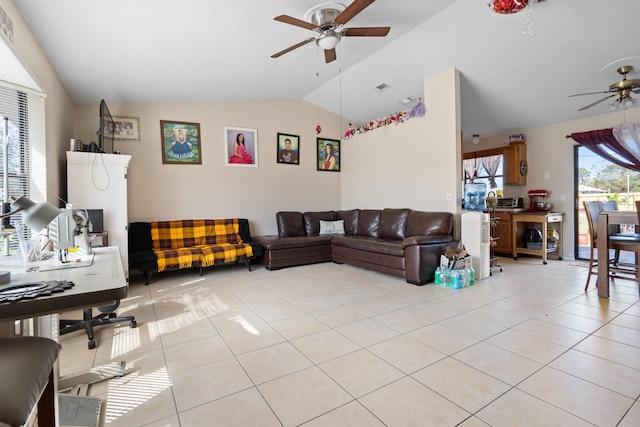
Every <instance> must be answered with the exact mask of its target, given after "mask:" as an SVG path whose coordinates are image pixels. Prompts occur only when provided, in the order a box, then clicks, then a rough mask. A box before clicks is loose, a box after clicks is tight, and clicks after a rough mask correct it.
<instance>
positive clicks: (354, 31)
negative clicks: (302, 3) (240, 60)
mask: <svg viewBox="0 0 640 427" xmlns="http://www.w3.org/2000/svg"><path fill="white" fill-rule="evenodd" d="M374 1H375V0H354V1H353V3H351V4H350V5H349V6H347V8H346V9H344V10H342V11H340V10H339V9H338V8H342V7H341V5H337V4H336V5H332V4H325V5H321V6H318V7H317V8H316V9H315V10H314V9H312V10H311V11H310V12H309V13H308V14H307V15H310V21H311V22H307V21H303V20H301V19H297V18H294V17H292V16H288V15H279V16H276V17H275V18H273V19H274V20H276V21H280V22H284V23H285V24H291V25H295V26H297V27H302V28H306V29H307V30H312V31H315V32H317V33H318V35H317V36H315V37H311V38H308V39H306V40H303V41H301V42H300V43H296V44H294V45H293V46H290V47H288V48H286V49H284V50H281V51H280V52H278V53H275V54H273V55H271V57H272V58H277V57H279V56H282V55H284V54H285V53H288V52H291V51H292V50H294V49H297V48H299V47H301V46H304V45H305V44H307V43H310V42H312V41H314V40H315V42H316V44H317V45H318V46H320V47H321V48H322V49H324V59H325V62H326V63H327V64H328V63H329V62H331V61H335V59H336V49H335V48H336V46H337V45H338V43H339V42H340V39H341V38H342V37H353V36H356V37H384V36H386V35H387V34H388V33H389V30H390V28H389V27H358V28H343V25H344V24H346V23H347V22H349V21H350V20H351V19H352V18H353V17H355V16H356V15H357V14H359V13H360V12H362V11H363V10H364V9H365V8H366V7H368V6H369V5H371V3H373V2H374ZM337 7H338V8H337Z"/></svg>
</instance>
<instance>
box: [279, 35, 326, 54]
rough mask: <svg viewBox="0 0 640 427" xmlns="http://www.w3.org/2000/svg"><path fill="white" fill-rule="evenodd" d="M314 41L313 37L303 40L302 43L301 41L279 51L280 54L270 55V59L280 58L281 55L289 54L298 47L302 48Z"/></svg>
mask: <svg viewBox="0 0 640 427" xmlns="http://www.w3.org/2000/svg"><path fill="white" fill-rule="evenodd" d="M315 39H316V38H315V37H311V38H309V39H306V40H303V41H301V42H300V43H296V44H294V45H293V46H290V47H288V48H286V49H285V50H281V51H280V52H278V53H274V54H273V55H271V57H272V58H277V57H279V56H282V55H284V54H285V53H289V52H291V51H292V50H294V49H297V48H299V47H300V46H304V45H305V44H307V43H309V42H312V41H314V40H315Z"/></svg>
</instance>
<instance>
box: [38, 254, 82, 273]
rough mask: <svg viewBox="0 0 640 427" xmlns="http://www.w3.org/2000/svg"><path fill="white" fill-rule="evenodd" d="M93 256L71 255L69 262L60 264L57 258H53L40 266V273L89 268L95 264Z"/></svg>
mask: <svg viewBox="0 0 640 427" xmlns="http://www.w3.org/2000/svg"><path fill="white" fill-rule="evenodd" d="M93 256H94V254H91V255H80V254H78V253H70V254H69V255H68V259H69V262H65V263H63V262H60V261H58V258H57V257H53V258H51V259H49V260H47V261H45V262H43V263H42V265H40V267H39V268H38V271H51V270H62V269H65V268H78V267H89V266H90V265H91V264H93Z"/></svg>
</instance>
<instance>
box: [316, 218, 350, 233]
mask: <svg viewBox="0 0 640 427" xmlns="http://www.w3.org/2000/svg"><path fill="white" fill-rule="evenodd" d="M327 234H344V220H343V219H340V220H338V221H323V220H320V235H321V236H323V235H327Z"/></svg>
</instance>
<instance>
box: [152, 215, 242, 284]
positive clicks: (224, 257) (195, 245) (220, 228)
mask: <svg viewBox="0 0 640 427" xmlns="http://www.w3.org/2000/svg"><path fill="white" fill-rule="evenodd" d="M238 231H239V226H238V220H237V219H236V218H234V219H197V220H175V221H152V222H151V240H152V242H153V252H154V253H155V255H156V257H157V262H158V271H159V272H161V271H165V270H176V269H180V268H189V267H209V266H212V265H214V264H224V263H229V262H235V261H237V260H240V259H243V260H246V259H247V258H250V257H251V256H252V255H253V251H252V248H251V245H250V244H248V243H244V242H243V241H242V238H241V237H240V235H239V234H238Z"/></svg>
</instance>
